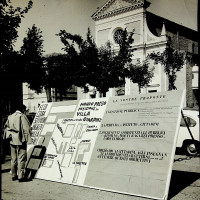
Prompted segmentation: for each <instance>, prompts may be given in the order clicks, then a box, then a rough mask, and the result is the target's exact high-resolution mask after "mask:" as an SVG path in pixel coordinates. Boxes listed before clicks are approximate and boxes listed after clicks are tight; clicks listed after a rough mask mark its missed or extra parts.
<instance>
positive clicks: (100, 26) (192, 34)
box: [81, 0, 198, 107]
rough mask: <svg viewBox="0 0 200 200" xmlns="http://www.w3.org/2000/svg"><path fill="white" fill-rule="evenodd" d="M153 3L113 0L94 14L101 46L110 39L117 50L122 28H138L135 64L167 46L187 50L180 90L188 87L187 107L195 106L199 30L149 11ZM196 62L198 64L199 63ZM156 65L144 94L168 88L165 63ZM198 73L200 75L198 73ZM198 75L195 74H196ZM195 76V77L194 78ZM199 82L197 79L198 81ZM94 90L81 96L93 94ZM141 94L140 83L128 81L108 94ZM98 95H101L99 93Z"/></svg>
mask: <svg viewBox="0 0 200 200" xmlns="http://www.w3.org/2000/svg"><path fill="white" fill-rule="evenodd" d="M149 6H151V5H150V3H149V2H148V1H145V0H109V1H107V2H106V3H105V4H104V5H103V6H102V7H101V8H99V9H98V10H97V11H96V12H95V13H94V14H93V15H92V19H93V20H94V21H95V38H96V43H97V45H98V46H101V45H104V44H105V43H106V42H107V41H108V40H109V41H110V42H111V44H112V45H113V48H114V49H115V50H118V49H119V43H120V39H121V37H122V36H121V30H123V29H125V28H126V29H127V31H128V32H131V31H132V30H134V35H133V39H134V43H133V47H134V48H135V49H136V50H135V51H134V55H133V63H134V62H136V61H137V59H140V60H141V61H142V60H144V59H145V58H146V57H147V55H148V54H150V53H152V52H163V51H164V50H165V48H166V47H167V45H170V46H171V47H173V48H175V49H178V50H180V51H185V52H186V53H187V62H186V64H185V65H184V67H183V69H182V70H181V71H180V72H177V80H176V83H175V85H176V87H177V89H179V90H181V89H186V92H187V95H186V96H187V98H186V99H187V100H186V102H185V106H189V107H194V106H196V105H197V101H196V98H195V95H194V93H195V92H196V93H197V91H196V89H197V87H194V88H193V87H192V81H193V82H194V77H193V76H194V74H193V76H192V69H193V66H195V68H196V69H197V68H198V67H197V66H196V65H197V59H196V57H197V54H198V42H197V41H198V36H197V32H196V31H194V30H191V29H189V28H187V27H184V26H181V25H179V24H176V23H174V22H172V21H169V20H167V19H164V18H162V17H159V16H156V15H155V14H153V13H150V12H148V8H149ZM195 64H196V65H195ZM150 65H151V66H155V70H154V77H153V79H152V81H151V82H150V84H149V85H148V87H146V88H142V91H141V93H150V92H162V91H167V90H168V84H169V83H168V78H167V76H166V74H165V73H164V69H163V67H162V66H161V64H157V65H154V63H153V61H150ZM196 75H197V74H196ZM196 75H195V76H196ZM192 77H193V79H192ZM195 83H196V85H197V81H196V82H195ZM193 85H194V83H193ZM93 93H94V89H93V88H92V87H91V91H90V92H89V93H88V94H84V96H81V98H90V97H91V96H93ZM137 93H139V88H138V86H137V84H133V83H132V82H131V81H130V80H129V79H127V80H126V84H125V86H124V87H120V88H111V89H110V90H109V92H107V94H106V96H117V95H130V94H137ZM96 96H97V97H99V96H100V94H99V93H98V92H97V94H96Z"/></svg>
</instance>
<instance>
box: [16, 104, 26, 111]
mask: <svg viewBox="0 0 200 200" xmlns="http://www.w3.org/2000/svg"><path fill="white" fill-rule="evenodd" d="M16 110H19V111H21V112H24V111H25V110H26V106H25V105H24V104H20V105H18V106H16Z"/></svg>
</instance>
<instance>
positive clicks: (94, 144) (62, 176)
mask: <svg viewBox="0 0 200 200" xmlns="http://www.w3.org/2000/svg"><path fill="white" fill-rule="evenodd" d="M183 97H184V93H183V92H182V91H170V92H163V93H151V94H142V95H137V96H120V97H110V98H101V99H87V100H86V99H85V100H80V101H79V102H78V101H76V102H75V103H73V102H72V101H71V102H67V104H66V105H65V103H64V102H62V106H69V107H68V108H69V109H68V110H69V113H70V114H69V113H68V114H67V113H66V117H65V114H64V113H65V112H66V111H67V107H66V110H65V108H62V109H60V110H59V109H56V107H59V103H57V104H54V103H52V104H51V107H50V108H49V109H47V110H48V111H47V112H48V115H47V116H46V117H45V119H46V120H44V121H43V127H42V129H41V131H40V134H39V133H38V132H37V137H36V138H37V142H39V141H40V139H41V138H43V137H44V138H45V137H46V143H45V145H46V148H47V150H46V154H45V156H44V159H43V161H42V164H41V167H40V168H39V170H38V173H37V176H36V177H37V178H40V179H45V180H52V181H58V182H63V183H69V184H75V185H80V186H86V187H91V188H99V189H103V190H108V191H114V192H120V193H125V194H130V195H135V196H140V197H145V198H153V199H166V198H167V194H168V189H169V183H170V178H171V171H172V164H173V159H174V153H175V147H176V139H177V134H178V128H179V125H180V118H181V108H182V106H183ZM47 107H48V106H47ZM60 108H61V107H60ZM63 110H65V112H62V111H63ZM40 111H41V110H39V111H38V112H40ZM56 112H57V113H56ZM60 113H62V115H60ZM57 115H59V117H58V116H57ZM37 116H39V114H37ZM41 121H42V120H38V122H40V123H41ZM34 122H35V123H34V124H33V126H34V125H35V126H36V125H37V120H35V121H34ZM45 127H46V128H45ZM47 138H48V139H47ZM33 141H36V139H35V140H34V137H33Z"/></svg>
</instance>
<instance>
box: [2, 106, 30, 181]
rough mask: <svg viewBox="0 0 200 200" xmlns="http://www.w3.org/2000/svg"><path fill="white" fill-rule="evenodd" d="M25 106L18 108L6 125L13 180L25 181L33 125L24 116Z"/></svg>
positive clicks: (5, 137)
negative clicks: (28, 145)
mask: <svg viewBox="0 0 200 200" xmlns="http://www.w3.org/2000/svg"><path fill="white" fill-rule="evenodd" d="M25 111H26V106H25V105H19V106H18V107H16V111H15V112H14V113H13V114H11V115H9V116H8V119H7V121H6V123H5V129H4V130H5V131H4V139H8V138H9V140H10V148H11V172H12V180H13V181H15V180H18V181H19V182H23V181H25V177H24V175H25V165H26V161H27V144H31V125H30V122H29V120H28V118H27V117H26V115H25V114H24V113H25Z"/></svg>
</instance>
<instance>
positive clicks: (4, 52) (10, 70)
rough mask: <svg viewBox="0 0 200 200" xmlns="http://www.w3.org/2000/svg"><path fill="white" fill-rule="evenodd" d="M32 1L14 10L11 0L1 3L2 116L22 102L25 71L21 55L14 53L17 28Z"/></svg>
mask: <svg viewBox="0 0 200 200" xmlns="http://www.w3.org/2000/svg"><path fill="white" fill-rule="evenodd" d="M32 4H33V3H32V1H31V0H30V1H29V2H28V4H27V6H26V7H25V8H24V9H22V8H19V7H17V8H13V6H12V4H11V1H10V0H7V1H6V0H1V1H0V96H1V105H0V107H1V108H2V109H3V110H2V112H1V114H6V113H9V112H11V108H12V107H13V105H15V104H17V103H18V101H22V99H20V98H16V97H20V94H19V93H17V92H19V91H20V87H21V83H22V76H21V74H22V73H21V72H22V71H23V69H22V66H21V65H19V64H18V62H19V60H20V55H19V54H18V53H17V52H16V51H14V49H13V46H14V43H15V41H16V39H17V37H18V32H17V28H18V27H19V26H20V23H21V19H22V18H23V17H24V15H25V14H26V13H27V12H28V11H29V9H31V8H32Z"/></svg>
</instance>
